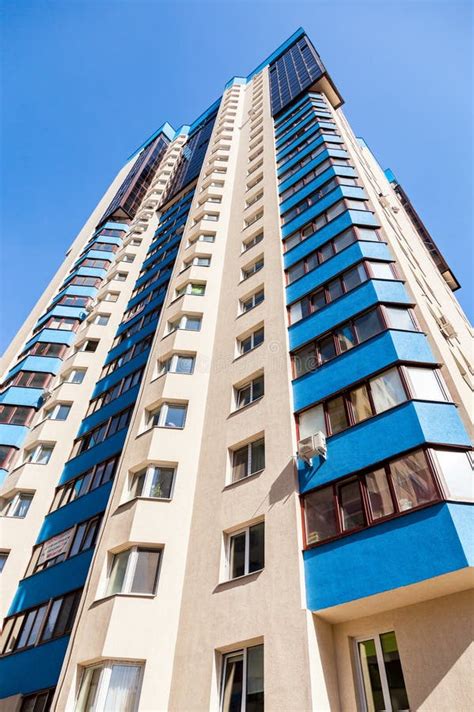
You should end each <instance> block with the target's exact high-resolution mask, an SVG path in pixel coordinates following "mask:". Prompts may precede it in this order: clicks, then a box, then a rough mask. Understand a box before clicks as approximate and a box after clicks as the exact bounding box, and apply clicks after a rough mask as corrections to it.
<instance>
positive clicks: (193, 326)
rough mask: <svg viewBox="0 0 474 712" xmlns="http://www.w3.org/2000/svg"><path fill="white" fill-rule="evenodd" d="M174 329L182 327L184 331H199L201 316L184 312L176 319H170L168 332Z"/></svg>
mask: <svg viewBox="0 0 474 712" xmlns="http://www.w3.org/2000/svg"><path fill="white" fill-rule="evenodd" d="M176 329H184V330H185V331H199V330H200V329H201V317H200V316H190V315H188V314H185V315H184V316H182V317H181V318H180V319H178V320H177V321H172V322H171V321H170V322H169V332H168V333H171V332H173V331H176Z"/></svg>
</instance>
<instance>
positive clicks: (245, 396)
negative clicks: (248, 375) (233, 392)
mask: <svg viewBox="0 0 474 712" xmlns="http://www.w3.org/2000/svg"><path fill="white" fill-rule="evenodd" d="M251 394H252V387H251V385H250V383H249V385H248V386H245V388H241V389H240V390H239V391H238V392H237V408H243V406H244V405H248V404H249V403H250V400H251Z"/></svg>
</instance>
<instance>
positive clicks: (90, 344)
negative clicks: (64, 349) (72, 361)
mask: <svg viewBox="0 0 474 712" xmlns="http://www.w3.org/2000/svg"><path fill="white" fill-rule="evenodd" d="M98 345H99V340H98V339H87V340H86V341H83V342H82V344H81V345H80V346H79V348H78V349H77V350H78V351H88V352H91V353H93V352H94V351H96V349H97V347H98Z"/></svg>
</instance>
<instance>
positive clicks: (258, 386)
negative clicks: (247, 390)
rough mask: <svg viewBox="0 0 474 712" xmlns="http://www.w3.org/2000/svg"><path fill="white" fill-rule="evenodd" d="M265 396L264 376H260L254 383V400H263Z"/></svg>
mask: <svg viewBox="0 0 474 712" xmlns="http://www.w3.org/2000/svg"><path fill="white" fill-rule="evenodd" d="M263 394H264V382H263V376H259V377H258V378H256V379H255V380H254V381H253V383H252V400H257V398H261V397H262V396H263Z"/></svg>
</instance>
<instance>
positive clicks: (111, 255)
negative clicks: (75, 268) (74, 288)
mask: <svg viewBox="0 0 474 712" xmlns="http://www.w3.org/2000/svg"><path fill="white" fill-rule="evenodd" d="M86 257H87V259H89V260H111V261H112V262H113V261H114V260H115V252H107V251H106V250H94V249H93V248H91V249H89V250H87V252H84V254H83V255H81V260H83V259H84V258H86ZM76 264H77V262H76Z"/></svg>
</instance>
